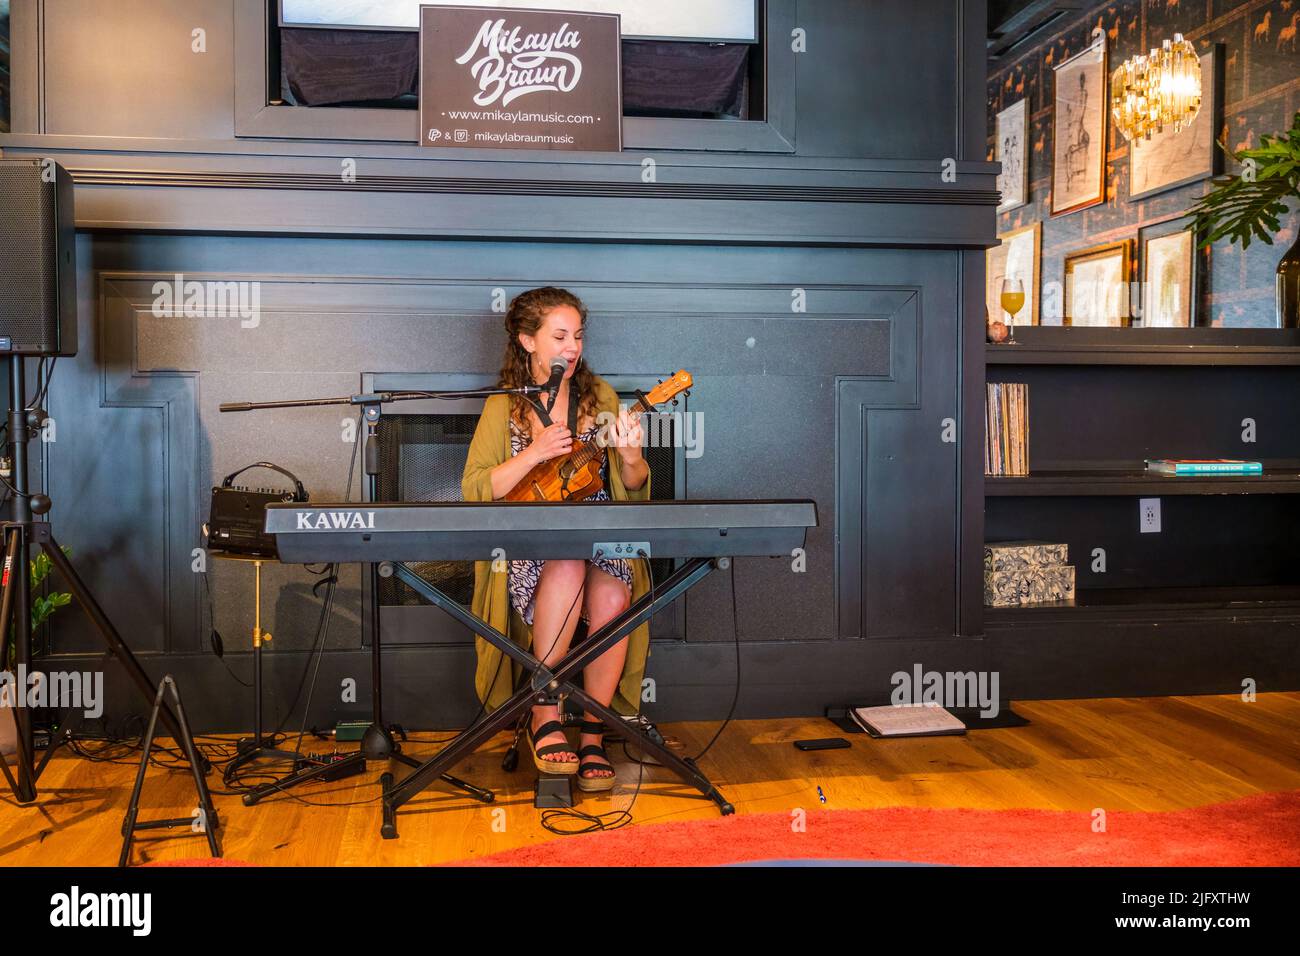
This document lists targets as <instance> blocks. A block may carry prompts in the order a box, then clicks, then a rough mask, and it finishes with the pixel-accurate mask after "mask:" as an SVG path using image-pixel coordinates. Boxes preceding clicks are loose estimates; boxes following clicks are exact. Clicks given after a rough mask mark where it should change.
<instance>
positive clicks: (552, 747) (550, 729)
mask: <svg viewBox="0 0 1300 956" xmlns="http://www.w3.org/2000/svg"><path fill="white" fill-rule="evenodd" d="M556 731H559V732H560V733H563V732H564V725H563V724H561V723H560V722H559V721H558V720H548V721H547V722H546V723H544V724H542V726H540V727H538V728H537V730H536V732H534V731H533V719H532V718H531V717H529V718H528V742H529V744H530V745H531V746H532V748H533V763H535V764H537V769H538V770H540V771H541V772H542V773H553V774H561V775H563V774H573V773H577V772H578V762H577V757H578V755H577V754H576V753H574V751H573V746H572V745H571V744H570V743H569V742H568V741H567V740H566V741H565V742H564V743H562V744H547V745H546V746H545V747H538V746H537V741H538V739H539V738H541V737H545V736H547V735H548V734H553V733H555V732H556ZM550 754H573V757H574V759H573V760H543V759H542V758H543V757H546V756H548V755H550Z"/></svg>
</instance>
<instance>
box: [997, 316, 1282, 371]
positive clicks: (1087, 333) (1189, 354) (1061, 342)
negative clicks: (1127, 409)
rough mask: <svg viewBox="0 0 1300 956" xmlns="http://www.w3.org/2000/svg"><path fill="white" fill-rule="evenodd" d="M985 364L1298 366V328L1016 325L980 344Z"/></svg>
mask: <svg viewBox="0 0 1300 956" xmlns="http://www.w3.org/2000/svg"><path fill="white" fill-rule="evenodd" d="M984 359H985V362H986V364H988V365H1238V366H1240V365H1246V366H1249V365H1300V329H1222V328H1203V329H1103V328H1073V327H1069V326H1052V325H1040V326H1017V327H1016V344H1015V345H1006V344H1005V343H1003V344H998V345H995V344H992V343H990V344H986V345H985V346H984Z"/></svg>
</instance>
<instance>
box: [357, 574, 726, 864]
mask: <svg viewBox="0 0 1300 956" xmlns="http://www.w3.org/2000/svg"><path fill="white" fill-rule="evenodd" d="M730 561H731V558H725V557H724V558H691V559H689V560H688V561H686V563H685V564H683V565H682V566H681V567H680V568H678V569H677V570H676V571H674V572H673V573H672V574H671V575H669V577H668V580H666V581H665V582H664V583H663V586H662V587H659V588H651V590H650V591H649V592H648V593H646V594H643V595H641V597H640V598H639V599H638V600H636V601H634V602H632V604H631V605H630V606H629V607H628V608H627V610H625V611H624V612H623V613H622V614H620V615H619V616H618V617H616V618H615V619H614V620H612V621H610V622H609V623H608V624H606V625H605V626H604V627H602V628H600V629H599V630H598V631H596V632H595V633H594V634H589V635H588V636H587V637H586V638H585V639H584V640H583V641H582V642H581V643H579V644H578V645H577V646H575V647H572V648H570V650H569V653H568V654H567V655H566V656H565V657H564V659H563V660H562V661H560V662H559V663H558V664H557V665H556V666H555V667H554V669H550V668H547V667H546V666H545V665H543V664H542V662H541V661H540V660H538V659H537V658H536V657H535V656H533V654H531V653H530V652H529V651H527V650H525V649H524V648H522V647H520V646H519V645H517V644H516V643H515V642H514V641H512V640H510V638H508V637H506V635H504V634H502V633H501V632H500V631H498V630H497V629H496V628H494V627H492V626H491V625H489V624H488V623H487V622H486V621H484V620H482V619H481V618H479V617H477V616H475V615H474V614H471V613H470V612H469V611H467V610H465V608H464V607H462V606H461V605H460V604H459V603H458V602H457V601H455V600H453V599H452V598H451V597H449V596H448V595H446V594H444V593H443V592H442V591H440V590H439V589H438V588H436V587H434V586H433V585H432V584H430V583H429V582H428V581H426V580H424V578H422V577H420V576H419V575H417V574H416V573H415V572H413V571H412V570H411V569H410V568H408V567H407V566H406V565H404V564H402V563H400V562H394V563H392V564H391V568H392V573H393V574H395V575H396V577H397V578H398V580H400V581H402V582H403V583H405V584H406V585H407V586H408V587H409V588H411V590H413V591H415V592H416V593H417V594H419V595H420V596H421V597H422V598H424V599H425V600H426V601H428V602H429V603H430V604H433V605H435V606H437V607H440V608H442V609H443V610H444V611H446V612H447V613H448V614H450V615H451V616H452V617H454V618H455V619H456V620H458V621H460V622H461V623H462V624H464V625H465V626H466V627H467V628H469V629H470V630H471V631H473V632H474V633H475V634H477V635H479V636H480V637H482V638H484V639H485V640H486V641H488V642H489V643H490V644H492V645H493V646H494V647H496V648H497V649H499V650H500V651H501V652H502V653H503V654H505V655H507V656H508V657H510V658H511V660H513V661H515V662H516V663H518V664H519V665H520V666H522V667H523V668H524V669H525V670H526V671H528V672H529V673H530V674H531V680H530V681H529V682H528V684H527V685H526V686H524V687H521V688H520V689H519V690H518V691H516V692H515V693H514V695H513V696H512V697H510V699H509V700H507V701H506V702H505V703H504V704H502V705H501V706H500V707H498V708H497V709H496V710H494V711H492V713H490V714H488V715H487V716H486V717H484V718H483V719H482V720H480V721H479V722H477V723H475V724H474V725H472V726H470V727H468V728H466V729H465V730H463V731H462V732H461V733H459V734H458V735H457V736H456V737H455V738H454V739H452V741H451V742H450V743H449V744H447V746H446V747H444V748H443V749H442V750H440V751H439V752H438V753H437V755H436V756H434V757H432V758H430V759H429V760H426V761H425V762H424V763H422V764H420V765H419V766H418V767H416V768H415V769H414V770H413V771H411V773H410V774H409V775H407V776H406V777H404V778H403V779H402V780H401V781H400V782H398V783H396V784H394V782H393V779H394V778H393V775H392V774H391V773H385V774H384V775H383V776H382V777H380V778H379V782H380V786H382V787H383V789H384V822H383V826H382V828H381V830H380V832H381V833H382V834H383V836H384V839H386V840H392V839H396V837H397V811H398V809H399V808H400V807H401V806H402V805H403V804H404V803H406V801H408V800H410V799H411V798H412V797H414V796H415V795H416V794H417V793H419V792H420V791H422V790H424V789H425V787H428V786H429V785H430V784H432V783H433V782H434V781H435V780H438V779H439V778H441V777H442V775H443V774H444V773H446V772H447V771H448V770H449V769H450V768H451V767H453V766H455V765H456V764H457V763H458V762H459V761H461V760H463V759H465V758H466V757H468V756H469V755H470V754H472V753H473V752H474V751H475V750H477V749H478V748H479V747H480V746H482V745H483V744H484V743H485V742H486V741H488V740H490V739H491V738H492V736H493V735H494V734H496V733H498V732H499V731H502V730H505V729H507V728H509V727H513V726H514V725H515V724H516V723H517V722H518V720H519V719H520V717H521V715H522V714H523V712H524V711H525V710H527V709H529V708H531V707H532V706H533V705H534V704H535V703H537V702H539V701H545V700H548V699H551V698H553V697H554V696H556V695H557V694H561V693H563V694H568V695H569V696H570V697H572V698H573V699H574V700H575V701H577V702H578V703H579V704H581V705H582V706H583V707H584V708H586V709H587V710H588V711H590V712H591V713H593V714H596V715H597V716H599V717H600V719H601V721H602V722H603V723H604V724H605V726H607V727H609V728H610V729H612V730H614V731H616V732H617V733H618V734H619V735H620V736H622V737H623V738H624V740H625V741H626V742H627V743H628V744H629V745H631V746H632V747H634V748H635V749H637V750H640V751H642V752H644V753H647V754H650V755H651V756H653V757H654V758H655V759H656V760H658V761H659V763H661V764H663V766H665V767H667V768H668V769H669V770H671V771H673V773H675V774H677V776H679V777H681V778H682V780H684V781H685V782H686V783H689V784H690V785H691V786H693V787H695V788H696V789H697V790H699V791H700V793H702V794H703V795H704V797H705V798H707V799H709V800H712V801H713V802H715V803H716V804H717V805H718V808H719V809H720V810H721V811H722V814H723V815H724V816H726V815H727V814H730V813H734V812H735V808H734V807H733V806H732V805H731V804H730V803H728V802H727V800H726V798H725V797H723V796H722V794H721V793H720V792H719V791H718V788H717V787H715V786H714V785H713V784H712V783H710V782H709V779H708V777H706V776H704V774H702V773H701V772H700V769H699V767H697V766H696V765H695V761H693V760H691V759H690V758H689V757H679V756H678V755H677V754H675V753H673V752H672V751H671V750H669V749H668V748H667V747H665V746H664V745H663V743H661V742H660V741H658V740H655V739H654V738H653V737H651V736H650V735H649V734H648V733H647V732H646V731H645V730H644V729H642V728H641V727H638V726H635V725H632V724H630V723H629V722H628V721H625V720H624V719H623V718H622V717H621V716H620V715H619V714H617V713H616V712H614V711H613V710H610V709H609V708H608V707H606V706H605V705H604V704H601V703H599V702H597V701H596V700H593V699H592V697H591V696H590V695H589V694H587V693H585V692H584V691H583V690H582V689H581V688H580V687H575V686H574V685H573V683H572V681H573V680H574V679H576V677H577V675H578V674H579V673H581V671H582V669H583V668H585V667H586V666H587V665H588V664H590V663H591V662H592V661H594V660H596V659H597V658H599V657H600V656H601V655H602V654H604V653H605V652H606V651H608V650H609V649H610V648H611V647H613V646H614V645H615V644H617V643H618V642H619V641H621V640H622V639H623V638H625V637H627V636H628V635H629V634H631V633H632V631H634V630H635V629H636V628H637V627H640V626H641V624H643V623H644V622H646V621H648V620H649V619H650V618H651V617H653V616H654V615H655V614H657V613H658V612H659V611H661V610H662V609H663V608H665V607H667V606H668V605H670V604H672V603H673V601H675V600H677V598H678V597H680V596H681V595H682V594H685V593H686V591H688V590H689V589H690V588H691V587H692V586H694V585H695V584H696V583H698V582H699V581H701V580H702V579H703V578H704V577H706V576H707V575H708V574H709V573H710V572H711V571H713V570H714V569H715V568H724V569H725V568H727V567H728V566H729V562H730ZM381 570H387V569H386V568H381Z"/></svg>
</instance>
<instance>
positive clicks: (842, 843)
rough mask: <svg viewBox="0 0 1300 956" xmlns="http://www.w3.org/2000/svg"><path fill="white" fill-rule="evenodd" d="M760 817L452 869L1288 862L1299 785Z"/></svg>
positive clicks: (527, 851)
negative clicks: (1110, 800)
mask: <svg viewBox="0 0 1300 956" xmlns="http://www.w3.org/2000/svg"><path fill="white" fill-rule="evenodd" d="M793 822H794V821H793V818H792V817H791V816H790V815H789V814H785V813H759V814H752V815H739V816H730V817H717V818H714V819H709V820H689V821H683V822H680V823H661V824H643V825H640V826H632V827H629V828H627V829H624V830H615V831H612V832H605V833H591V834H586V835H583V836H574V837H556V838H554V839H550V840H548V841H546V842H545V843H540V844H536V845H533V846H525V847H519V848H517V849H514V850H506V851H503V852H501V853H494V854H492V855H490V856H487V857H479V858H473V859H468V860H461V861H459V862H457V863H455V864H451V865H455V866H719V865H724V864H730V863H747V862H756V861H760V860H814V859H816V860H874V861H895V862H913V863H932V864H945V865H952V866H1297V865H1300V790H1297V791H1289V792H1283V793H1262V794H1255V795H1253V796H1249V797H1243V798H1241V799H1239V800H1233V801H1231V802H1229V803H1220V804H1214V805H1211V806H1205V807H1196V808H1195V809H1191V810H1176V811H1170V812H1165V813H1147V812H1140V811H1129V810H1114V811H1109V812H1107V814H1106V818H1105V824H1106V830H1105V832H1104V833H1102V832H1093V817H1092V814H1091V813H1086V812H1075V811H1060V810H925V809H918V808H914V807H890V808H887V809H883V810H822V809H816V810H812V809H810V810H808V812H807V817H806V830H805V832H802V833H797V832H793V831H792V824H793Z"/></svg>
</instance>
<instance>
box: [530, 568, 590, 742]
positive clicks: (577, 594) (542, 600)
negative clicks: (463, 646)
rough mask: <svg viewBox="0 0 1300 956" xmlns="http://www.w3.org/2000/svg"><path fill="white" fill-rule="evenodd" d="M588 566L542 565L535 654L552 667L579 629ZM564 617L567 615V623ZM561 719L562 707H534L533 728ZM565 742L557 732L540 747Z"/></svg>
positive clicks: (535, 598)
mask: <svg viewBox="0 0 1300 956" xmlns="http://www.w3.org/2000/svg"><path fill="white" fill-rule="evenodd" d="M586 567H587V562H585V561H581V560H573V561H550V560H548V561H547V562H546V563H545V564H543V565H542V576H541V577H540V578H539V579H538V581H537V590H536V591H535V592H534V593H533V653H534V654H535V655H537V657H538V658H540V659H541V661H542V663H543V664H548V665H553V664H555V663H557V662H558V661H560V660H561V659H562V658H563V657H564V655H565V654H567V653H568V652H569V642H570V641H571V640H572V639H573V632H574V631H575V630H577V628H578V619H579V617H580V613H579V612H580V611H581V608H582V588H583V575H584V574H585V572H586ZM570 608H572V611H570ZM565 615H568V620H567V621H566V620H565ZM559 719H560V708H559V707H558V706H556V705H555V704H551V705H549V706H537V707H534V708H533V716H532V726H533V728H534V729H536V728H538V727H540V726H541V725H542V724H544V723H546V722H547V721H549V720H559ZM564 742H565V737H564V735H563V734H561V733H558V732H556V733H552V734H547V735H546V736H545V737H543V738H542V739H541V740H538V741H537V746H539V747H544V746H546V745H548V744H562V743H564ZM542 759H543V760H558V761H561V762H567V763H572V762H573V759H574V758H573V757H566V756H565V755H563V754H558V753H552V754H548V755H547V756H545V757H543V758H542Z"/></svg>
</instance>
